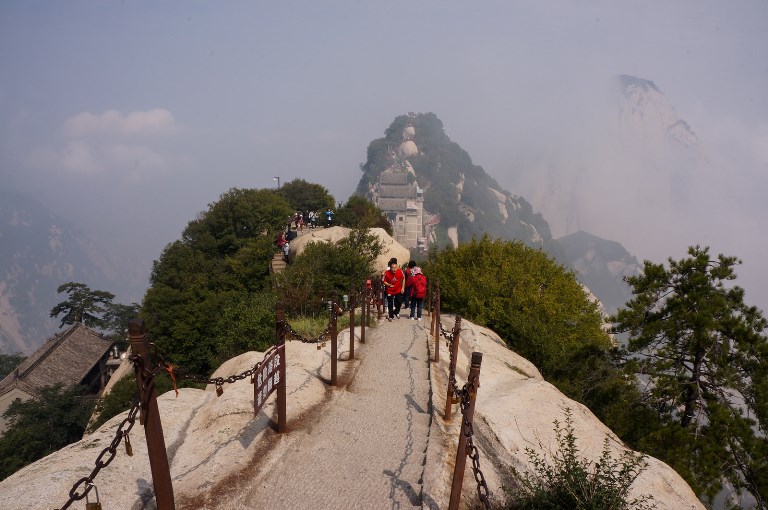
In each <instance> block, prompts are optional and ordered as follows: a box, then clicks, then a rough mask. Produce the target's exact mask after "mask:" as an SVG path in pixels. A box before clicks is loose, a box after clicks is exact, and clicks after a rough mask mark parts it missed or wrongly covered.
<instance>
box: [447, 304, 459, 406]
mask: <svg viewBox="0 0 768 510" xmlns="http://www.w3.org/2000/svg"><path fill="white" fill-rule="evenodd" d="M460 332H461V317H459V316H457V317H456V323H455V324H454V325H453V332H452V333H451V336H452V337H453V340H452V341H451V345H450V348H451V362H450V363H449V364H448V393H447V395H446V397H445V419H446V420H450V419H451V414H452V413H453V404H458V403H459V400H458V399H457V398H456V397H455V395H454V393H453V390H454V388H455V387H456V359H457V358H458V356H459V333H460Z"/></svg>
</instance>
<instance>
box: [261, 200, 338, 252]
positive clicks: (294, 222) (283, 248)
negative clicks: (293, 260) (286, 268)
mask: <svg viewBox="0 0 768 510" xmlns="http://www.w3.org/2000/svg"><path fill="white" fill-rule="evenodd" d="M333 214H334V213H333V211H332V210H331V208H330V207H329V208H328V209H327V210H326V211H325V212H323V213H320V212H317V211H309V212H307V213H304V212H302V211H296V212H295V213H294V214H293V216H288V226H287V227H286V229H285V232H280V233H279V234H277V236H275V245H277V249H278V251H280V252H281V253H282V254H283V257H284V258H285V261H286V262H288V253H289V251H290V248H291V240H292V239H293V238H294V237H296V235H297V232H301V231H303V230H304V225H305V224H308V225H309V228H317V223H318V221H320V218H321V217H322V218H325V227H326V228H328V227H330V226H331V225H332V224H333ZM292 229H293V230H292Z"/></svg>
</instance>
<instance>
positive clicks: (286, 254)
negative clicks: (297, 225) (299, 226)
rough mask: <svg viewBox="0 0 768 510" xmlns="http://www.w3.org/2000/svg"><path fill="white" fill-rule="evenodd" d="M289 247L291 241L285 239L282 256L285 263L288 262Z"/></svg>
mask: <svg viewBox="0 0 768 510" xmlns="http://www.w3.org/2000/svg"><path fill="white" fill-rule="evenodd" d="M290 248H291V243H289V242H288V241H286V242H285V244H283V257H285V263H286V264H287V263H288V251H289V250H290Z"/></svg>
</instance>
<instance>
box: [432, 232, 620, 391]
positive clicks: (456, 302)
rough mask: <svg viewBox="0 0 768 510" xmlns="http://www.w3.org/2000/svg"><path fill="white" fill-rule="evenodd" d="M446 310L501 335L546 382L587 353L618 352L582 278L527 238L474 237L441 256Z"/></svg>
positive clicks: (435, 270) (437, 265)
mask: <svg viewBox="0 0 768 510" xmlns="http://www.w3.org/2000/svg"><path fill="white" fill-rule="evenodd" d="M428 274H429V275H430V278H433V279H438V280H439V281H440V293H441V298H442V300H443V303H444V307H445V309H446V310H448V311H451V312H455V313H458V314H461V315H462V316H464V317H467V318H468V319H469V320H471V321H473V322H476V323H478V324H481V325H484V326H486V327H488V328H491V329H493V330H494V331H496V332H497V333H498V334H499V335H500V336H501V337H502V338H504V339H505V340H506V341H507V344H508V345H509V346H510V348H512V349H514V350H515V351H516V352H518V353H520V354H521V355H523V356H525V357H526V358H528V359H529V360H531V361H532V362H533V363H535V364H536V366H537V367H538V368H539V370H541V372H542V375H544V376H545V377H556V376H557V375H558V374H560V373H562V372H563V370H564V369H566V368H567V366H568V361H569V360H570V359H572V358H573V357H574V356H578V355H579V354H580V353H583V352H584V351H585V350H589V349H593V348H597V349H603V350H607V349H610V348H611V345H612V344H611V341H610V339H609V337H608V335H607V333H606V332H605V331H604V330H603V329H602V319H601V316H600V313H599V311H598V308H597V305H596V304H595V303H594V302H593V301H592V300H590V299H589V298H588V296H587V294H586V293H585V292H584V290H583V289H582V287H581V285H580V284H579V283H578V281H577V280H576V277H575V276H574V274H573V273H572V272H570V271H568V270H566V269H565V268H563V267H562V266H560V265H559V264H557V263H556V262H555V261H554V260H552V259H550V258H549V257H547V255H546V254H545V253H544V252H542V251H540V250H535V249H532V248H529V247H527V246H525V245H524V244H523V243H522V242H519V241H501V240H491V239H490V238H489V237H487V236H485V237H483V238H482V239H480V240H478V239H473V240H472V241H471V242H469V243H467V244H462V245H460V246H459V247H458V248H456V249H453V250H446V251H443V252H440V253H439V254H435V253H433V254H432V255H431V258H430V263H429V266H428Z"/></svg>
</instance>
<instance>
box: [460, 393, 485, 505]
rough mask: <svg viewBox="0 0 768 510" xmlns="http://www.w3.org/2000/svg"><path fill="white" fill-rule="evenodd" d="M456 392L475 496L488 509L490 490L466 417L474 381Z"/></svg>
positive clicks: (470, 424)
mask: <svg viewBox="0 0 768 510" xmlns="http://www.w3.org/2000/svg"><path fill="white" fill-rule="evenodd" d="M457 393H458V394H459V395H458V396H460V398H461V401H460V405H461V416H462V420H463V421H462V433H463V434H464V435H465V436H466V437H467V450H466V454H467V457H469V458H470V459H472V474H473V475H474V477H475V481H476V482H477V496H478V497H479V498H480V501H481V502H482V503H483V506H484V507H485V508H486V509H488V508H491V498H490V496H491V491H490V489H488V484H487V483H486V481H485V475H483V472H482V471H481V470H480V451H479V450H478V449H477V446H475V442H474V440H473V437H474V435H475V431H474V428H473V427H472V423H471V422H470V421H469V419H468V418H467V411H468V409H469V401H470V400H471V399H472V397H473V395H474V394H475V385H474V381H472V382H470V381H467V382H466V384H464V387H463V388H462V389H461V390H460V391H457Z"/></svg>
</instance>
